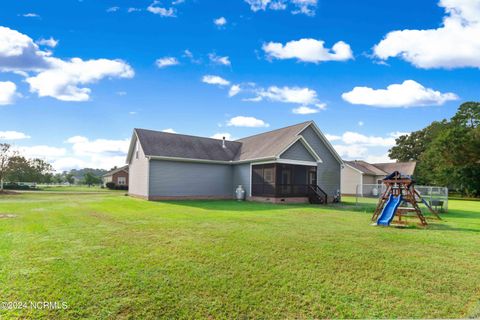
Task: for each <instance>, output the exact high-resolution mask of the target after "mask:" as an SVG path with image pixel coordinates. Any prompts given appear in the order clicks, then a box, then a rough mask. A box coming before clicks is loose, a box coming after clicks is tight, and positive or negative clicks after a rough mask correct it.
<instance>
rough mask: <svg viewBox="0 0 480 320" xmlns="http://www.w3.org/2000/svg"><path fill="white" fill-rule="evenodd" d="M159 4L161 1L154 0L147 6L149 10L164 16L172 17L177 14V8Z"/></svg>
mask: <svg viewBox="0 0 480 320" xmlns="http://www.w3.org/2000/svg"><path fill="white" fill-rule="evenodd" d="M158 4H160V1H153V3H152V4H151V5H149V6H148V7H147V11H149V12H151V13H153V14H158V15H159V16H162V17H171V18H172V17H176V16H177V15H176V10H175V8H163V7H157V5H158Z"/></svg>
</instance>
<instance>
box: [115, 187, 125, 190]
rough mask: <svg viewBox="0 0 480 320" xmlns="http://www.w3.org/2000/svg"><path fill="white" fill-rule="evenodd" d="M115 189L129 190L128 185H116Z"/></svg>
mask: <svg viewBox="0 0 480 320" xmlns="http://www.w3.org/2000/svg"><path fill="white" fill-rule="evenodd" d="M115 190H128V186H115Z"/></svg>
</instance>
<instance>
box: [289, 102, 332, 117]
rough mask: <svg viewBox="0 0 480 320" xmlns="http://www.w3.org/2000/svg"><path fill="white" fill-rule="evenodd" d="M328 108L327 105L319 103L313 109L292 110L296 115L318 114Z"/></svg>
mask: <svg viewBox="0 0 480 320" xmlns="http://www.w3.org/2000/svg"><path fill="white" fill-rule="evenodd" d="M326 108H327V105H326V104H324V103H319V104H315V105H313V106H311V107H309V106H300V107H298V108H294V109H292V112H293V113H295V114H313V113H318V112H320V111H322V110H325V109H326Z"/></svg>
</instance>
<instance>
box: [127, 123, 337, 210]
mask: <svg viewBox="0 0 480 320" xmlns="http://www.w3.org/2000/svg"><path fill="white" fill-rule="evenodd" d="M127 163H128V164H129V170H130V174H129V175H130V185H129V194H130V195H131V196H135V197H139V198H143V199H148V200H166V199H232V198H233V197H234V194H235V189H236V188H237V186H238V185H242V186H243V188H244V189H245V194H246V196H247V199H249V200H259V201H269V202H280V201H282V202H283V201H285V202H307V201H308V196H311V191H312V187H311V186H319V187H320V188H321V189H322V190H323V192H324V193H325V194H326V195H327V197H328V201H332V200H333V198H334V197H335V196H337V195H339V193H340V170H341V166H342V164H343V162H342V159H341V158H340V156H339V155H338V154H337V153H336V152H335V150H334V149H333V147H332V146H331V144H330V143H329V142H328V140H327V139H326V138H325V136H324V135H323V134H322V132H321V131H320V130H319V129H318V127H317V126H316V125H315V123H314V122H313V121H308V122H303V123H300V124H296V125H293V126H289V127H285V128H281V129H277V130H274V131H270V132H265V133H261V134H257V135H254V136H251V137H246V138H243V139H240V140H236V141H226V140H217V139H211V138H203V137H197V136H188V135H182V134H173V133H166V132H159V131H151V130H144V129H135V130H134V131H133V136H132V140H131V143H130V149H129V152H128V156H127ZM315 188H316V187H315ZM324 193H322V191H317V194H322V196H323V197H324V196H325V194H324Z"/></svg>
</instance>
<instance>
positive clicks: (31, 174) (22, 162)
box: [6, 155, 53, 183]
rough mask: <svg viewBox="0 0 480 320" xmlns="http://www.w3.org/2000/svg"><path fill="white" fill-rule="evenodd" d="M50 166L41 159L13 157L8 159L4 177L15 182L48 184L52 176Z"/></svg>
mask: <svg viewBox="0 0 480 320" xmlns="http://www.w3.org/2000/svg"><path fill="white" fill-rule="evenodd" d="M52 172H53V168H52V166H51V165H50V164H49V163H47V162H45V161H43V160H42V159H30V160H28V159H26V158H25V157H22V156H19V155H15V156H13V157H11V158H10V161H9V169H8V173H7V175H6V177H7V178H8V180H9V181H15V182H36V183H48V182H50V180H51V178H52V176H53V174H52Z"/></svg>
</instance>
